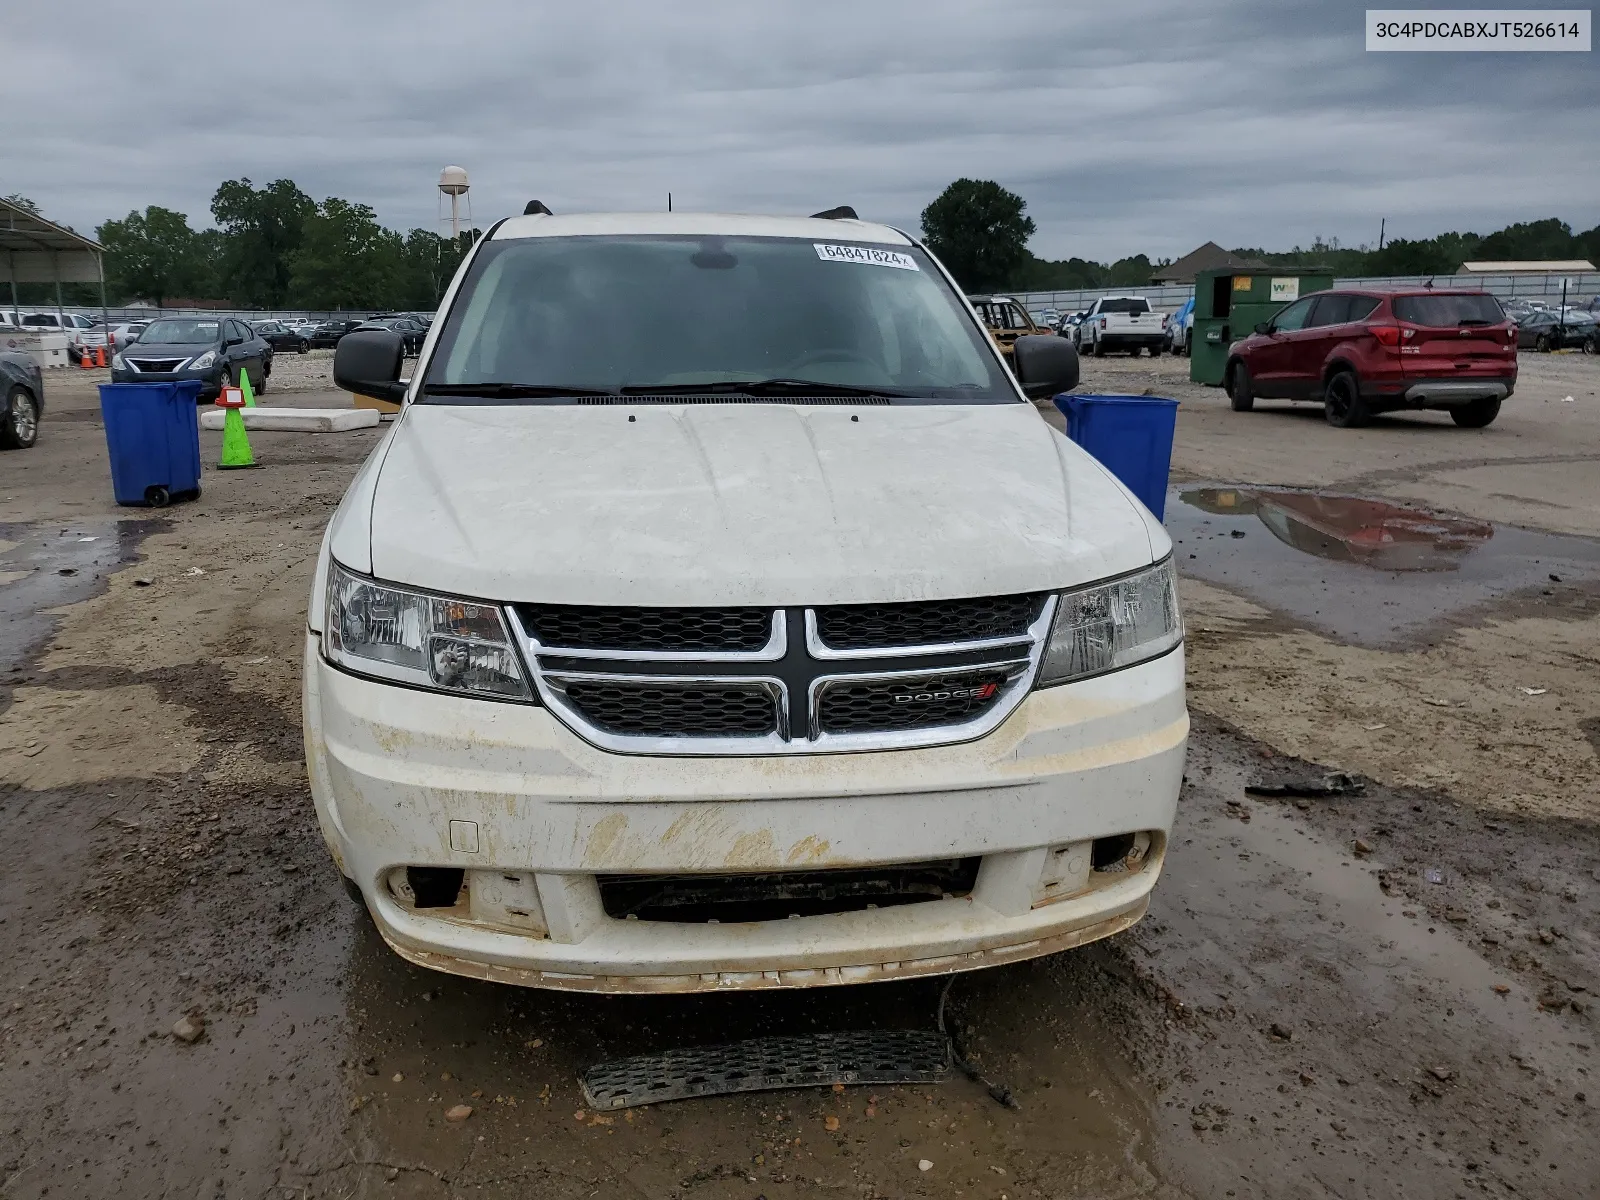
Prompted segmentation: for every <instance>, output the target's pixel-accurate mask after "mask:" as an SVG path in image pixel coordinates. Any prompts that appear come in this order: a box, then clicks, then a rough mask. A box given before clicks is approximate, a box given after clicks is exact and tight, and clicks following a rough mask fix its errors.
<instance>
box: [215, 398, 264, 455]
mask: <svg viewBox="0 0 1600 1200" xmlns="http://www.w3.org/2000/svg"><path fill="white" fill-rule="evenodd" d="M246 394H247V395H248V393H246ZM224 411H225V413H226V414H227V415H225V416H224V417H223V418H222V461H221V462H219V463H218V464H217V467H218V468H219V469H220V470H223V471H231V470H233V469H235V468H237V467H253V466H255V465H256V460H255V456H254V455H253V454H251V453H250V437H249V435H248V434H246V433H245V431H244V417H243V416H242V415H240V410H239V409H237V408H228V409H225V410H224Z"/></svg>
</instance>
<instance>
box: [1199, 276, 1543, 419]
mask: <svg viewBox="0 0 1600 1200" xmlns="http://www.w3.org/2000/svg"><path fill="white" fill-rule="evenodd" d="M1222 382H1223V386H1224V387H1226V388H1227V389H1228V395H1229V396H1230V397H1231V398H1232V400H1233V407H1234V411H1236V412H1249V411H1250V409H1251V407H1252V406H1253V405H1254V404H1255V402H1256V400H1257V399H1263V400H1265V399H1268V398H1272V399H1279V398H1281V399H1286V400H1320V401H1321V402H1322V405H1323V410H1324V412H1325V413H1326V414H1327V417H1328V423H1329V424H1330V425H1337V426H1338V427H1339V428H1341V429H1349V428H1351V427H1353V426H1357V425H1365V424H1366V423H1367V419H1368V418H1369V417H1371V416H1372V415H1373V414H1374V413H1380V412H1390V411H1393V410H1395V409H1402V408H1442V409H1445V410H1446V411H1448V412H1449V414H1450V416H1451V417H1452V418H1454V420H1455V423H1456V424H1457V425H1463V426H1465V427H1467V428H1468V429H1482V428H1483V427H1484V426H1485V425H1487V424H1489V423H1490V422H1491V421H1493V420H1494V419H1495V417H1496V416H1498V415H1499V413H1500V402H1501V401H1502V400H1504V399H1505V398H1506V397H1507V396H1509V395H1511V393H1512V391H1513V390H1514V389H1515V388H1516V386H1517V327H1516V324H1515V323H1514V322H1513V321H1512V320H1511V319H1510V318H1509V317H1507V316H1506V314H1505V311H1504V310H1503V309H1502V308H1501V307H1500V302H1499V301H1498V300H1496V299H1495V298H1494V297H1493V296H1491V295H1489V294H1488V293H1487V292H1446V291H1433V290H1431V289H1426V288H1415V289H1407V290H1404V291H1384V292H1379V291H1369V290H1351V291H1343V290H1339V291H1331V292H1317V293H1315V294H1314V295H1310V296H1304V297H1302V298H1301V299H1299V300H1296V301H1295V302H1294V303H1292V304H1290V305H1288V306H1287V307H1285V308H1282V309H1280V310H1279V311H1278V313H1277V315H1276V316H1274V317H1273V318H1272V320H1270V321H1266V322H1263V323H1262V324H1260V325H1257V326H1256V331H1255V332H1254V333H1253V334H1251V335H1250V336H1249V337H1247V338H1245V339H1244V340H1243V341H1238V342H1235V343H1234V344H1233V345H1232V346H1230V347H1229V348H1228V365H1227V367H1226V368H1224V371H1223V376H1222Z"/></svg>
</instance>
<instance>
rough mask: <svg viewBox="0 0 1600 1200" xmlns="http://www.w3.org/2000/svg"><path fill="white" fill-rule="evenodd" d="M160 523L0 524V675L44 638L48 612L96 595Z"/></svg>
mask: <svg viewBox="0 0 1600 1200" xmlns="http://www.w3.org/2000/svg"><path fill="white" fill-rule="evenodd" d="M164 526H165V522H163V521H159V520H153V521H152V520H142V521H89V522H83V523H81V524H70V525H57V524H49V525H47V524H43V523H36V524H0V671H15V670H17V669H18V668H19V667H20V666H21V664H23V663H24V662H26V661H27V660H28V659H29V658H30V657H32V655H33V654H34V652H35V651H36V650H38V649H39V647H40V646H42V645H43V644H44V641H45V639H46V638H47V637H48V636H49V634H50V630H51V628H52V627H53V626H54V623H55V619H54V618H53V617H52V616H51V615H50V610H51V609H55V608H60V607H62V606H65V605H68V604H77V603H78V602H80V601H82V600H87V599H89V598H90V597H91V596H94V595H96V594H97V593H98V592H99V591H100V590H101V589H102V588H103V587H104V586H105V582H106V578H107V577H108V576H109V575H110V574H111V573H112V572H113V571H115V570H116V569H117V568H118V567H119V566H121V565H123V564H125V563H131V562H137V561H138V559H139V543H141V542H142V541H144V539H145V538H146V537H148V536H149V535H150V534H152V533H154V532H155V531H156V530H158V529H161V528H164Z"/></svg>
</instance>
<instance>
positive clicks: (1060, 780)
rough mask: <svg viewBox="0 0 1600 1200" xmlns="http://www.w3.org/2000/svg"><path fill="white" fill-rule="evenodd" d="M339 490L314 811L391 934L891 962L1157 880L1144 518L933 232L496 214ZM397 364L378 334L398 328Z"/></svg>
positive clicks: (558, 971)
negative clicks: (931, 245)
mask: <svg viewBox="0 0 1600 1200" xmlns="http://www.w3.org/2000/svg"><path fill="white" fill-rule="evenodd" d="M453 295H454V299H453V302H452V304H451V306H450V308H449V310H448V311H447V312H446V313H445V314H444V315H443V316H441V318H440V321H439V328H438V330H437V331H436V334H435V338H434V339H433V340H432V341H431V342H430V344H429V347H428V349H427V350H426V351H425V352H424V356H423V357H422V358H421V359H420V360H419V361H418V362H417V363H416V364H410V363H404V362H403V359H402V356H401V353H402V347H401V338H400V335H399V334H398V333H396V332H393V331H391V330H386V329H385V330H362V331H358V332H355V333H352V334H350V335H348V336H347V337H346V338H345V339H344V340H343V341H342V342H341V343H340V344H339V348H338V350H337V351H336V352H335V355H334V378H335V380H336V381H337V383H338V384H339V386H341V387H344V388H347V389H350V390H352V391H354V392H356V393H358V394H360V395H364V396H371V397H374V398H377V399H383V400H389V401H392V402H395V403H400V404H401V405H402V408H401V411H400V413H399V414H398V416H397V417H396V419H395V422H394V424H393V426H392V427H391V429H390V433H389V435H388V437H387V439H386V440H385V443H384V447H383V450H382V452H381V453H379V454H376V455H374V456H372V457H371V458H370V459H369V460H368V461H367V464H366V465H365V467H364V468H363V469H362V471H361V472H360V474H359V475H358V476H357V478H356V480H355V481H354V482H353V483H352V484H351V487H350V489H349V491H348V492H347V493H346V495H345V498H344V501H343V502H342V503H341V504H340V506H339V508H338V510H337V511H336V512H335V514H334V515H333V518H332V521H331V523H330V526H329V529H328V533H327V536H326V538H325V540H324V543H323V546H322V549H321V551H320V552H319V555H318V561H317V564H316V568H315V577H314V582H313V585H312V591H311V600H310V606H309V610H308V614H307V628H308V634H307V640H306V642H305V645H304V664H305V669H304V672H303V674H302V680H303V685H302V686H303V688H304V696H303V702H304V708H303V711H304V721H303V729H304V735H305V752H306V755H305V756H306V762H307V766H308V774H309V778H310V787H311V792H312V795H313V798H314V801H315V807H316V812H317V815H318V818H319V825H320V828H321V831H322V834H323V836H324V837H325V839H326V840H327V843H328V845H329V848H330V850H331V852H332V857H333V860H334V862H335V863H336V864H337V867H338V869H339V870H340V871H341V872H343V873H344V875H345V877H346V879H347V881H348V886H349V887H350V889H352V891H353V892H354V894H356V895H357V896H358V897H360V899H361V900H362V901H363V902H364V905H365V907H366V909H367V911H368V912H369V913H370V915H371V918H372V919H373V921H374V922H375V923H376V924H377V925H378V927H379V929H380V930H381V931H382V934H383V937H384V939H385V940H386V941H387V943H388V944H389V945H390V946H392V947H393V948H394V949H395V950H396V951H397V952H398V953H399V954H400V955H401V956H402V957H404V958H407V959H409V960H410V961H412V962H414V963H418V964H421V965H424V966H427V967H430V968H432V969H435V970H443V971H450V972H455V973H457V974H462V975H467V976H473V977H477V978H480V979H489V980H504V981H507V982H515V983H517V984H521V985H524V986H532V987H547V988H567V989H575V990H581V991H594V992H632V993H657V992H695V991H730V990H737V989H749V988H767V987H821V986H827V985H832V984H843V983H860V982H867V981H871V980H885V979H904V978H910V977H916V976H929V975H941V974H948V973H950V972H953V971H962V970H969V969H972V968H975V967H979V966H983V965H987V964H992V963H1001V962H1010V961H1015V960H1018V959H1022V958H1027V957H1030V956H1036V955H1043V954H1049V953H1052V952H1054V951H1057V950H1060V949H1063V948H1065V947H1069V946H1074V945H1077V944H1079V943H1081V942H1084V941H1088V940H1092V939H1095V938H1100V937H1105V936H1108V935H1110V934H1112V933H1114V932H1115V931H1116V930H1118V929H1121V928H1125V927H1127V926H1129V925H1131V924H1133V923H1134V922H1136V921H1137V920H1139V918H1140V917H1141V916H1142V915H1143V913H1144V912H1145V910H1146V908H1147V905H1148V902H1149V897H1150V893H1151V891H1152V889H1153V887H1154V885H1155V883H1156V878H1157V875H1158V874H1159V871H1160V869H1161V866H1162V864H1163V862H1164V860H1165V850H1166V847H1167V836H1168V831H1169V830H1170V828H1171V825H1172V820H1173V815H1174V811H1175V808H1176V803H1177V797H1178V791H1179V786H1180V783H1181V781H1182V777H1183V760H1184V747H1185V742H1186V738H1187V732H1188V718H1187V715H1186V711H1185V702H1184V683H1183V679H1184V666H1183V647H1182V643H1183V627H1182V621H1181V619H1180V615H1179V612H1178V600H1177V591H1176V579H1175V576H1174V571H1173V562H1172V541H1171V539H1170V538H1169V537H1168V536H1167V533H1166V532H1165V530H1163V529H1162V527H1161V524H1160V523H1159V522H1158V521H1157V520H1156V519H1155V517H1154V516H1152V515H1151V513H1150V512H1149V511H1147V510H1146V509H1145V508H1144V507H1143V506H1142V505H1140V504H1139V503H1138V502H1137V501H1136V500H1134V499H1133V498H1132V496H1131V495H1130V494H1129V493H1128V492H1127V490H1126V489H1124V488H1123V487H1122V486H1121V485H1120V484H1118V483H1117V482H1115V480H1113V479H1112V478H1111V476H1110V475H1109V474H1108V473H1107V472H1106V471H1105V469H1104V468H1103V467H1101V466H1100V465H1099V464H1097V463H1096V462H1095V461H1094V460H1093V459H1091V458H1090V457H1089V456H1088V455H1087V454H1086V453H1085V452H1084V451H1083V450H1081V449H1080V448H1079V447H1077V446H1075V445H1074V444H1072V443H1071V442H1070V441H1068V440H1067V439H1066V438H1065V437H1064V436H1062V435H1061V434H1060V433H1059V432H1057V431H1055V430H1054V429H1052V428H1051V426H1050V425H1049V424H1047V423H1046V422H1045V421H1043V420H1042V419H1041V418H1040V416H1039V413H1038V411H1037V409H1036V408H1035V407H1034V405H1033V403H1031V402H1030V398H1040V397H1045V396H1049V395H1053V394H1055V393H1058V392H1061V391H1064V390H1068V389H1069V388H1071V387H1072V386H1074V385H1075V384H1076V382H1077V375H1078V358H1077V355H1076V353H1075V352H1074V351H1073V350H1072V348H1071V347H1070V346H1067V345H1065V344H1064V343H1063V342H1062V341H1061V339H1059V338H1057V337H1053V336H1048V335H1046V336H1037V335H1019V336H1018V337H1017V338H1016V339H1015V341H1014V342H1013V343H1012V368H1011V369H1010V370H1008V369H1007V361H1006V359H1005V358H1004V357H1003V356H1002V355H1001V353H1000V352H999V349H998V347H997V346H996V344H995V343H994V342H993V341H992V340H991V338H990V337H989V336H988V330H987V329H986V327H985V326H984V325H983V324H982V323H981V322H980V321H979V320H978V319H977V318H976V315H975V314H974V311H973V309H972V307H971V306H970V305H969V304H968V303H967V301H966V300H965V299H964V298H963V296H962V294H961V292H960V290H959V289H958V288H957V286H956V284H955V282H954V280H953V279H951V278H950V276H949V275H948V274H947V273H946V272H945V270H944V269H943V268H942V267H941V266H940V265H939V263H938V262H937V261H936V260H935V259H934V258H933V257H932V256H931V255H929V254H928V253H927V251H926V250H925V249H923V248H922V247H921V246H920V245H918V244H917V243H916V242H914V241H912V240H911V239H910V238H908V237H906V236H905V235H904V234H902V233H900V232H898V231H896V230H894V229H890V228H889V227H887V226H883V225H875V224H871V223H868V222H863V221H856V220H831V219H800V218H762V217H750V216H740V217H718V216H710V215H705V214H687V213H676V214H667V213H650V214H640V215H621V214H613V215H606V216H604V217H601V218H596V217H595V216H593V215H588V214H586V215H584V216H581V217H573V218H564V217H559V216H556V217H551V216H547V215H540V216H535V217H520V218H519V217H512V218H510V219H508V220H505V221H502V222H500V223H498V224H496V225H495V227H494V229H493V230H492V231H491V232H489V233H487V234H485V235H484V237H483V238H482V239H481V240H479V241H478V242H477V243H476V245H474V246H473V247H472V248H471V250H469V251H468V254H467V258H466V261H465V262H464V263H463V264H462V266H461V268H460V269H459V271H458V274H457V276H456V283H455V284H454V285H453ZM403 372H404V373H405V374H407V375H408V376H409V378H408V379H407V380H405V381H402V380H401V375H402V373H403Z"/></svg>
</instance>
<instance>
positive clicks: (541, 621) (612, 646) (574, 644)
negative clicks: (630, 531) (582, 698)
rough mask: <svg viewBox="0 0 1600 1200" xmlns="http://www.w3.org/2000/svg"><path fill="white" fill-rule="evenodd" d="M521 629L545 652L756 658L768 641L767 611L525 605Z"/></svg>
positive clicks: (751, 609) (768, 614)
mask: <svg viewBox="0 0 1600 1200" xmlns="http://www.w3.org/2000/svg"><path fill="white" fill-rule="evenodd" d="M517 611H518V613H519V615H521V617H522V621H523V624H524V625H526V626H527V628H528V630H529V631H530V632H531V633H532V634H533V635H534V636H535V637H536V638H538V639H539V642H540V645H542V646H544V647H547V648H555V649H566V650H623V651H634V652H638V653H650V652H657V653H660V652H662V651H678V652H684V651H712V652H720V653H729V652H738V651H746V652H751V653H753V652H755V651H757V650H760V649H761V648H762V647H763V646H765V645H766V644H767V641H768V639H769V638H770V637H771V636H772V610H771V609H769V608H606V607H598V606H588V605H576V604H525V605H522V606H521V607H520V608H518V610H517Z"/></svg>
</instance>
